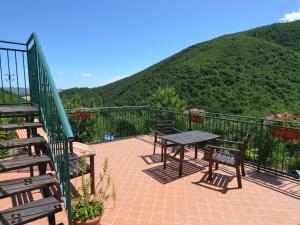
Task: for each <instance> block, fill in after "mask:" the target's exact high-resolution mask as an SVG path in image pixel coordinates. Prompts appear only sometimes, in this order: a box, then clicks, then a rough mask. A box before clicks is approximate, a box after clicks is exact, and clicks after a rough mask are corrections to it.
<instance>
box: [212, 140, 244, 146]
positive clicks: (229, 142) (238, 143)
mask: <svg viewBox="0 0 300 225" xmlns="http://www.w3.org/2000/svg"><path fill="white" fill-rule="evenodd" d="M216 141H219V142H222V143H227V144H237V145H242V144H244V143H243V142H241V141H229V140H223V139H216Z"/></svg>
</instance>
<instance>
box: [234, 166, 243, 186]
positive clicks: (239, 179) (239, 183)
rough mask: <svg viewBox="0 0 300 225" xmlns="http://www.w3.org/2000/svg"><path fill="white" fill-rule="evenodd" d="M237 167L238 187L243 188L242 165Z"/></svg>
mask: <svg viewBox="0 0 300 225" xmlns="http://www.w3.org/2000/svg"><path fill="white" fill-rule="evenodd" d="M235 168H236V177H237V182H238V187H239V188H242V178H241V174H240V166H239V165H237V166H236V167H235Z"/></svg>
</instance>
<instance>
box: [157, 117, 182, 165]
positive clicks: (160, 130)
mask: <svg viewBox="0 0 300 225" xmlns="http://www.w3.org/2000/svg"><path fill="white" fill-rule="evenodd" d="M180 132H182V131H180V130H178V129H176V128H174V122H173V121H172V120H160V121H157V122H156V124H155V127H154V146H153V154H154V155H155V149H156V144H160V145H161V160H163V145H162V141H161V140H159V139H160V137H161V136H163V135H169V134H176V133H180ZM167 147H175V144H173V143H171V144H168V145H167Z"/></svg>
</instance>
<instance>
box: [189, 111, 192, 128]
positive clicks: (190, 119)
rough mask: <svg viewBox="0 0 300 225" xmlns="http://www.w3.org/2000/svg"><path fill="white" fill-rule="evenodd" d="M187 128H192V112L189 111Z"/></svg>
mask: <svg viewBox="0 0 300 225" xmlns="http://www.w3.org/2000/svg"><path fill="white" fill-rule="evenodd" d="M188 115H189V130H192V113H191V112H189V114H188Z"/></svg>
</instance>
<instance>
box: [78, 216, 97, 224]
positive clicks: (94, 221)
mask: <svg viewBox="0 0 300 225" xmlns="http://www.w3.org/2000/svg"><path fill="white" fill-rule="evenodd" d="M100 220H101V217H100V216H99V217H97V218H95V219H91V220H87V221H74V220H73V221H72V223H73V225H100Z"/></svg>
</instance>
